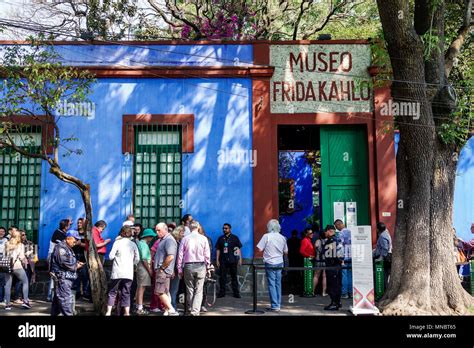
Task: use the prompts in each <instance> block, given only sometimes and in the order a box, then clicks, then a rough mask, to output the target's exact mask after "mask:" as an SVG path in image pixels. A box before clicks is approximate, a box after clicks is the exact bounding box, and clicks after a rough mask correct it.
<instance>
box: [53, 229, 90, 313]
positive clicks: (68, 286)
mask: <svg viewBox="0 0 474 348" xmlns="http://www.w3.org/2000/svg"><path fill="white" fill-rule="evenodd" d="M78 240H79V233H77V231H73V230H70V231H68V232H67V233H66V239H65V240H63V241H62V242H59V243H58V244H57V245H56V246H55V247H54V250H53V253H52V254H51V262H50V266H49V271H50V273H52V274H53V278H54V279H55V291H54V297H53V303H52V305H51V315H52V316H57V315H59V314H63V315H65V316H72V315H73V314H74V313H73V303H74V302H73V294H72V286H73V283H74V280H75V279H76V278H77V274H76V271H77V269H79V268H81V267H82V266H83V265H84V263H82V262H77V260H76V256H75V255H74V251H73V250H72V248H73V247H74V245H75V244H76V243H77V241H78Z"/></svg>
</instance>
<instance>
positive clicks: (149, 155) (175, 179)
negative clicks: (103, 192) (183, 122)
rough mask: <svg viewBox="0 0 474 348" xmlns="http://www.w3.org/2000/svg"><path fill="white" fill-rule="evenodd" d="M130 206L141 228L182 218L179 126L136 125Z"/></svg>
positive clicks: (177, 220)
mask: <svg viewBox="0 0 474 348" xmlns="http://www.w3.org/2000/svg"><path fill="white" fill-rule="evenodd" d="M133 182H134V194H133V207H134V215H135V217H136V219H137V220H138V221H139V222H140V223H141V224H142V225H143V227H144V228H147V227H153V226H155V225H156V224H157V223H158V222H166V223H169V222H176V223H178V222H179V219H180V217H181V207H182V205H181V186H182V130H181V126H180V125H137V126H135V157H134V180H133Z"/></svg>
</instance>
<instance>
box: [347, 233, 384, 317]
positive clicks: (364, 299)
mask: <svg viewBox="0 0 474 348" xmlns="http://www.w3.org/2000/svg"><path fill="white" fill-rule="evenodd" d="M351 239H352V244H351V254H352V290H353V297H352V307H350V309H349V310H350V311H351V312H352V314H354V315H378V314H380V311H379V309H378V308H377V307H375V292H374V274H373V262H372V228H371V226H354V227H352V228H351Z"/></svg>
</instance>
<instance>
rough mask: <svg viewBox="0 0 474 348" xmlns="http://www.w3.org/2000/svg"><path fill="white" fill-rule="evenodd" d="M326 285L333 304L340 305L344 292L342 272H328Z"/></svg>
mask: <svg viewBox="0 0 474 348" xmlns="http://www.w3.org/2000/svg"><path fill="white" fill-rule="evenodd" d="M326 284H327V292H328V294H329V297H331V302H332V303H334V304H340V303H341V292H342V271H341V270H326Z"/></svg>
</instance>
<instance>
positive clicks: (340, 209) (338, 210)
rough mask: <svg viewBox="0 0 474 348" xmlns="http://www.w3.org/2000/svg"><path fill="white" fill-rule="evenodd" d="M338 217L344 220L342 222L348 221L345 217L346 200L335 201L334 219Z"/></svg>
mask: <svg viewBox="0 0 474 348" xmlns="http://www.w3.org/2000/svg"><path fill="white" fill-rule="evenodd" d="M337 219H340V220H342V222H344V223H345V222H346V219H345V218H344V202H334V221H336V220H337Z"/></svg>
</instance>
